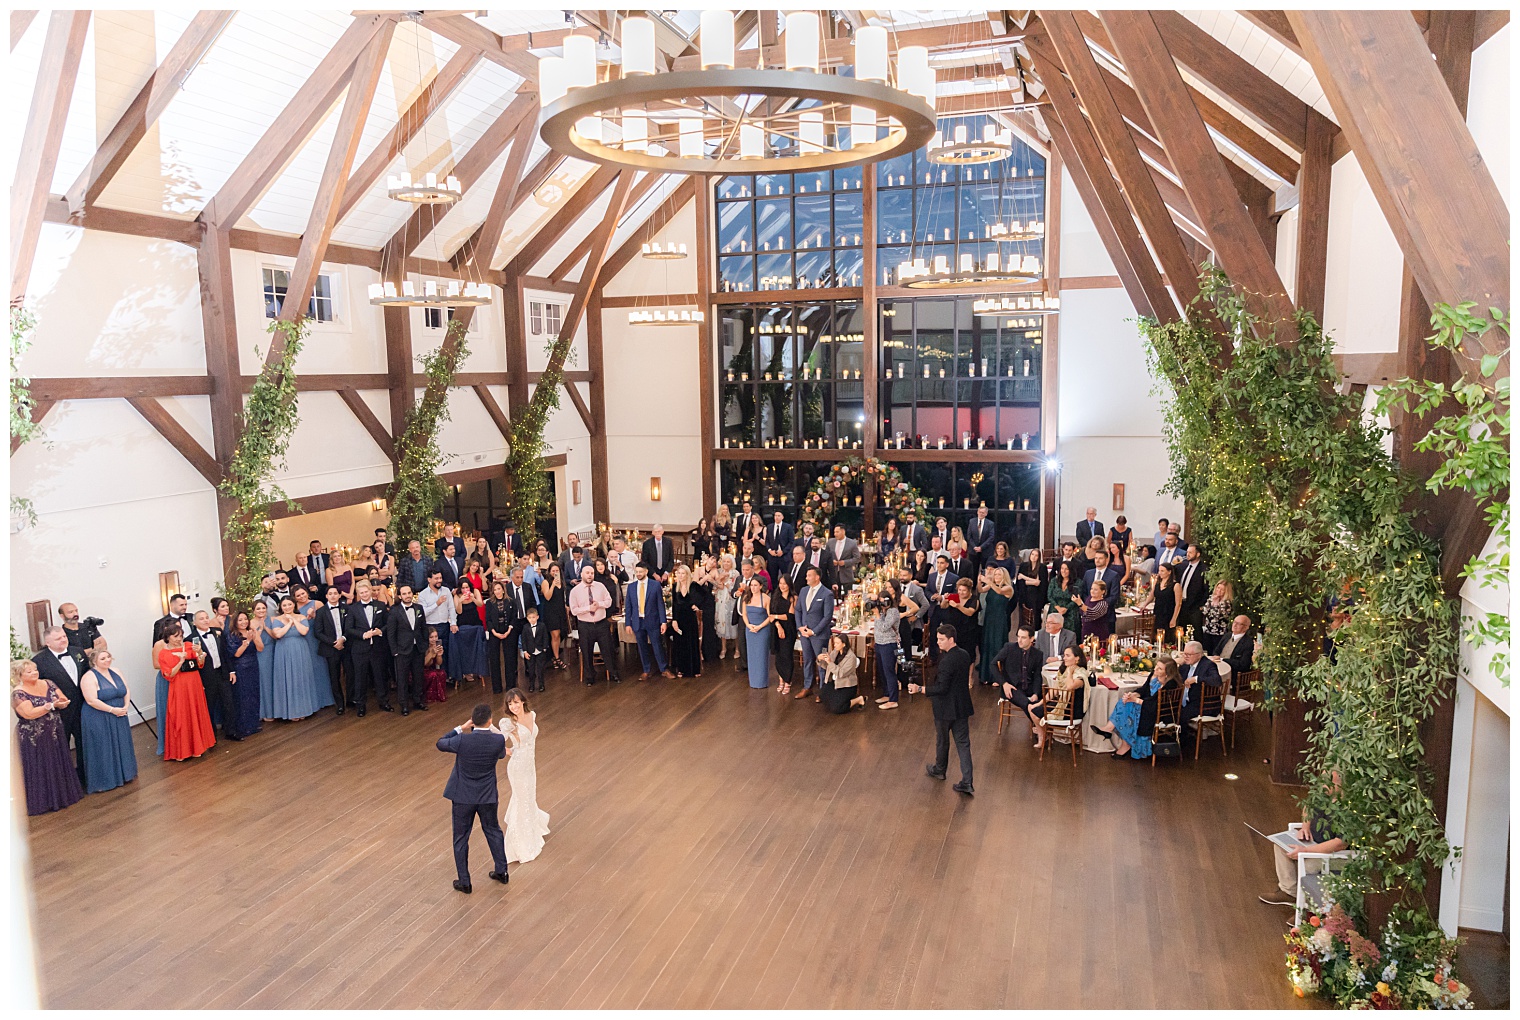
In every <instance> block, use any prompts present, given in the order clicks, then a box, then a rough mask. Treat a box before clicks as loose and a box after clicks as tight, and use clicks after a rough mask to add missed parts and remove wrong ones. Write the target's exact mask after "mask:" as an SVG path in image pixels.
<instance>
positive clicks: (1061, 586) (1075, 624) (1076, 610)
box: [1045, 562, 1082, 641]
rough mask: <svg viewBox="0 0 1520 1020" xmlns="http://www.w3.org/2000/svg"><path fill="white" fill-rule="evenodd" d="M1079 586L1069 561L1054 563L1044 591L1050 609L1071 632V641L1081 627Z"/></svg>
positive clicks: (1074, 638)
mask: <svg viewBox="0 0 1520 1020" xmlns="http://www.w3.org/2000/svg"><path fill="white" fill-rule="evenodd" d="M1080 587H1081V586H1080V585H1079V584H1078V583H1077V577H1076V575H1075V574H1074V573H1073V572H1072V566H1071V563H1069V562H1063V563H1057V564H1056V569H1055V572H1054V573H1053V574H1052V575H1051V577H1050V587H1049V588H1048V589H1046V592H1045V594H1046V595H1047V596H1048V601H1049V604H1050V611H1051V612H1052V613H1055V614H1056V615H1057V616H1058V617H1060V618H1061V626H1063V627H1065V628H1066V629H1067V630H1068V631H1069V632H1070V633H1071V636H1072V640H1073V641H1075V640H1076V636H1077V634H1078V632H1080V631H1081V629H1082V607H1081V606H1080V605H1079V604H1078V602H1077V597H1078V593H1079V591H1078V590H1079V588H1080Z"/></svg>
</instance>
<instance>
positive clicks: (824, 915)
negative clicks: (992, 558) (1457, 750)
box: [31, 661, 1302, 1009]
mask: <svg viewBox="0 0 1520 1020" xmlns="http://www.w3.org/2000/svg"><path fill="white" fill-rule="evenodd" d="M715 665H717V666H721V667H724V668H721V669H712V670H710V671H709V674H708V675H707V676H704V677H703V678H701V679H697V680H656V681H655V682H654V683H651V684H639V683H636V682H633V681H625V682H624V683H623V684H622V686H621V687H617V688H609V687H607V686H606V685H605V684H602V685H598V686H596V687H594V688H589V689H588V688H584V687H577V686H575V685H574V676H575V671H574V669H573V668H572V669H571V670H570V672H569V673H568V674H567V673H557V674H551V678H550V690H549V693H548V694H546V695H540V696H538V697H537V698H536V699H534V702H535V703H534V707H535V708H536V709H537V710H538V712H539V720H540V725H541V727H542V735H541V737H540V741H539V746H538V770H539V771H538V796H539V803H540V806H542V807H543V808H544V809H545V810H547V811H548V812H549V813H550V815H551V816H552V817H551V820H550V827H551V830H552V831H551V833H550V835H549V837H548V844H547V846H546V847H545V849H544V852H543V855H542V856H541V857H540V858H539V859H538V860H536V861H533V862H531V863H528V864H525V865H522V866H518V865H513V867H512V880H511V884H510V885H509V886H507V887H505V888H503V887H501V886H499V885H497V884H495V883H493V882H489V881H487V880H486V877H485V872H486V871H487V870H488V866H489V857H488V855H487V854H486V850H485V843H484V840H483V839H482V838H481V836H480V834H479V832H478V831H477V832H476V833H475V835H474V837H473V840H472V843H471V865H472V868H473V871H474V879H475V883H474V884H475V892H474V893H473V895H470V896H463V895H460V894H459V893H456V892H454V891H453V889H451V888H450V885H449V883H450V881H451V880H452V878H453V864H452V857H451V851H450V842H449V809H448V804H447V802H445V801H444V799H443V796H442V790H443V784H444V780H445V779H446V778H447V776H448V772H449V768H450V766H451V765H452V761H453V759H452V757H451V756H447V755H443V754H440V753H439V752H438V751H437V750H436V749H435V748H434V746H433V745H434V741H435V740H436V739H437V737H438V736H439V735H441V734H442V733H443V732H444V730H445V729H447V728H448V727H449V726H452V725H454V724H456V723H458V722H462V721H463V720H464V719H465V718H466V716H467V715H468V713H469V710H470V707H471V706H472V705H473V704H474V703H475V702H476V701H477V700H479V699H478V687H476V688H472V689H467V690H465V691H463V692H457V693H454V692H451V694H450V698H449V702H448V704H447V705H441V706H440V705H435V706H433V707H432V709H431V710H430V711H429V712H427V713H425V714H422V713H416V712H414V713H413V714H412V715H411V716H410V717H408V718H406V719H403V718H401V717H400V716H399V715H387V714H384V713H379V714H377V713H376V712H374V711H371V712H370V714H369V715H368V716H367V717H366V718H364V719H357V718H355V717H354V715H353V713H349V714H348V715H345V716H344V717H343V718H341V719H339V718H334V717H333V716H332V714H331V712H330V710H329V711H327V712H324V713H323V714H322V716H321V717H319V718H316V719H312V720H307V721H305V722H301V723H275V724H272V725H271V724H265V732H264V733H262V734H259V735H258V736H256V737H253V738H251V739H249V740H248V741H247V742H246V743H243V744H231V743H225V742H224V743H223V744H219V745H218V746H217V747H216V748H215V749H214V750H213V752H212V753H211V754H208V755H207V756H206V757H205V758H204V759H202V760H200V761H194V762H185V763H171V764H166V763H164V762H160V761H157V760H154V759H153V758H152V756H151V755H152V744H151V743H150V738H149V735H148V733H147V730H146V729H145V728H143V727H140V726H139V727H138V728H137V730H136V734H137V739H138V745H137V746H138V753H139V756H140V761H141V762H142V763H143V769H142V778H140V779H139V780H138V781H137V782H136V783H134V784H132V785H131V786H129V787H127V788H124V789H121V790H116V791H112V792H110V793H107V794H102V795H96V796H91V797H87V798H86V799H85V800H84V801H83V802H81V803H80V804H78V805H76V806H75V807H73V808H70V809H69V810H67V811H64V812H60V813H58V814H54V815H48V816H44V817H41V818H37V819H33V820H32V823H31V836H32V842H31V855H32V864H33V869H34V879H35V882H34V887H35V893H36V934H37V938H38V941H39V950H38V958H39V966H40V968H41V978H42V989H43V1002H44V1005H46V1006H50V1007H73V1008H105V1007H136V1008H157V1009H168V1008H180V1007H208V1008H218V1007H222V1008H228V1007H254V1008H341V1007H353V1008H429V1007H432V1008H446V1007H484V1008H525V1007H547V1008H558V1007H672V1008H683V1007H695V1008H746V1007H771V1008H831V1007H832V1008H852V1007H858V1008H892V1007H917V1008H940V1007H945V1008H950V1007H959V1008H994V1009H995V1008H1018V1007H1045V1008H1050V1007H1057V1008H1059V1007H1085V1008H1097V1009H1103V1008H1136V1007H1168V1006H1171V1007H1214V1008H1242V1007H1277V1008H1281V1007H1291V1006H1297V1005H1301V1004H1302V1003H1301V1001H1300V1000H1297V999H1295V998H1294V997H1293V996H1292V995H1291V994H1290V992H1289V989H1288V986H1287V983H1286V981H1285V980H1284V978H1283V964H1282V951H1283V943H1282V934H1283V931H1284V930H1285V923H1284V922H1285V921H1286V920H1287V918H1288V914H1287V912H1286V911H1284V910H1282V909H1281V908H1272V907H1266V906H1262V905H1260V904H1258V903H1257V902H1256V894H1257V893H1258V892H1259V891H1260V890H1261V889H1264V888H1266V887H1268V886H1269V885H1270V883H1271V880H1272V866H1271V862H1270V858H1269V855H1268V848H1267V845H1266V844H1265V842H1264V841H1262V840H1261V839H1260V838H1258V837H1256V836H1253V835H1251V833H1250V831H1249V830H1248V829H1246V827H1245V826H1244V825H1242V824H1241V823H1242V822H1243V821H1249V822H1251V823H1252V824H1254V825H1255V826H1257V827H1258V828H1262V829H1264V830H1265V831H1275V829H1276V828H1280V827H1281V826H1282V824H1283V823H1285V822H1287V821H1288V820H1290V819H1291V818H1292V817H1293V816H1294V809H1293V805H1292V801H1291V797H1290V793H1289V791H1288V790H1286V789H1282V788H1277V787H1273V786H1272V785H1271V784H1270V783H1269V782H1268V781H1267V779H1266V770H1265V768H1264V766H1263V765H1262V756H1263V753H1264V752H1265V749H1266V747H1267V737H1268V724H1267V720H1266V719H1265V718H1264V717H1263V718H1260V719H1257V720H1256V721H1255V724H1254V725H1253V726H1251V727H1250V732H1249V733H1244V732H1243V733H1242V735H1241V740H1240V745H1239V748H1238V749H1237V751H1236V753H1234V754H1232V755H1231V756H1230V757H1229V758H1228V759H1227V760H1225V759H1221V757H1220V748H1219V746H1218V743H1217V742H1214V741H1210V742H1206V743H1205V748H1204V757H1203V759H1202V760H1201V761H1198V762H1193V761H1192V760H1191V759H1189V760H1187V761H1186V762H1184V763H1182V764H1180V765H1179V764H1178V763H1177V762H1162V763H1161V764H1160V765H1159V766H1158V767H1157V768H1154V769H1152V768H1151V767H1150V766H1149V765H1148V764H1144V763H1116V762H1112V761H1110V760H1109V758H1108V757H1107V756H1099V755H1095V754H1091V753H1086V752H1083V753H1082V754H1081V756H1080V761H1079V764H1078V767H1076V768H1073V767H1072V765H1071V758H1070V752H1069V750H1067V749H1065V748H1058V749H1057V753H1055V754H1047V755H1046V758H1045V761H1044V762H1040V761H1038V760H1037V759H1036V756H1035V754H1034V753H1033V751H1032V750H1031V749H1030V739H1029V737H1028V729H1027V726H1025V725H1023V724H1022V723H1016V724H1015V725H1014V727H1013V729H1012V730H1011V731H1005V732H1004V734H1003V735H1002V737H1001V738H999V737H998V736H997V733H996V729H997V712H996V710H995V707H994V696H993V694H992V693H991V690H990V689H987V688H977V689H976V690H975V691H974V694H975V695H976V699H977V715H976V717H975V718H974V719H973V720H972V722H973V729H972V749H973V754H974V756H975V764H976V775H975V778H976V791H977V793H976V797H975V798H974V799H968V798H965V797H962V796H960V795H959V794H956V793H955V792H954V791H952V790H951V789H950V788H949V784H948V783H940V782H935V781H933V780H931V779H928V778H927V777H925V776H924V773H923V766H924V763H925V762H926V761H928V760H929V759H930V758H931V757H932V754H933V740H934V738H933V728H932V722H931V720H930V711H929V705H928V703H927V702H926V701H925V700H924V699H923V698H921V697H918V698H913V699H912V700H911V703H909V702H906V701H905V702H904V705H903V708H902V709H900V710H898V711H896V712H885V713H884V712H879V711H877V710H875V709H874V708H872V709H870V710H868V711H864V712H861V711H857V712H855V713H854V714H852V715H849V716H831V715H828V714H826V713H825V712H823V711H822V710H821V709H822V706H818V705H814V704H813V703H812V702H811V700H809V701H807V702H798V701H792V700H787V701H785V702H783V701H782V699H781V698H780V697H779V696H778V695H777V694H776V693H775V692H774V690H772V691H769V692H767V691H751V690H749V689H748V688H747V687H746V686H745V683H744V681H743V679H742V678H741V677H740V675H739V674H738V673H737V672H736V671H735V670H734V669H733V665H732V663H731V662H728V661H725V662H723V663H718V664H715ZM625 675H626V674H625ZM873 696H874V694H873ZM950 773H951V777H950V781H951V782H954V781H955V780H956V779H957V778H958V767H957V765H956V764H955V759H954V755H953V753H952V756H951V764H950ZM1226 773H1235V774H1238V776H1239V778H1238V780H1233V781H1232V780H1229V779H1227V778H1226V777H1225V774H1226ZM505 785H506V784H505V769H502V787H503V805H502V807H503V809H505V806H506V805H505ZM1268 827H1272V828H1268Z"/></svg>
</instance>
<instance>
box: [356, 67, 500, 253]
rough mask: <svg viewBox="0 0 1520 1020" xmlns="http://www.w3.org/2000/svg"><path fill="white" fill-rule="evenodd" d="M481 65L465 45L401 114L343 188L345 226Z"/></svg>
mask: <svg viewBox="0 0 1520 1020" xmlns="http://www.w3.org/2000/svg"><path fill="white" fill-rule="evenodd" d="M479 62H480V51H479V50H477V49H474V48H473V47H469V46H461V47H460V48H459V50H458V51H457V52H455V54H454V55H453V56H452V57H450V58H449V60H448V62H447V63H445V64H444V65H443V67H442V68H440V69H439V71H438V73H437V74H435V75H434V76H433V80H432V81H430V82H428V83H427V86H426V87H425V88H424V89H423V90H422V92H421V93H419V94H418V96H417V98H416V99H414V100H413V101H412V103H411V105H410V106H408V107H407V108H406V109H405V110H403V111H402V112H401V116H400V117H398V118H397V119H396V125H395V126H394V127H392V128H391V129H390V131H389V132H387V133H386V136H385V138H384V139H382V140H381V142H380V144H379V145H376V146H375V148H374V150H373V151H371V152H370V154H369V155H368V156H365V157H364V161H363V162H362V163H360V164H359V166H358V168H357V169H356V170H354V172H353V176H351V177H350V178H349V179H348V184H347V186H346V187H344V189H343V201H342V202H341V203H340V204H339V205H338V222H340V223H341V222H342V221H343V220H344V219H345V218H346V217H347V216H348V214H349V213H351V212H353V211H354V206H356V205H358V204H359V203H360V202H361V201H363V199H364V196H365V193H367V192H368V191H369V189H370V188H372V187H374V185H375V182H376V181H378V180H379V179H380V175H381V174H383V173H385V169H386V167H388V166H390V165H391V161H392V160H394V159H395V158H396V157H397V156H399V155H400V154H401V150H403V149H405V148H406V146H407V144H408V143H409V142H411V140H412V139H413V138H415V137H417V134H418V132H420V131H421V130H422V128H423V126H424V125H425V124H427V122H428V119H429V118H430V117H432V116H433V114H435V113H437V112H438V111H439V110H440V109H441V108H442V107H443V104H444V103H446V102H448V100H449V97H450V96H452V95H453V94H454V91H455V90H456V89H458V88H459V86H460V85H462V84H464V80H465V79H466V78H468V77H469V75H470V71H471V70H473V69H474V67H475V65H476V64H477V63H479Z"/></svg>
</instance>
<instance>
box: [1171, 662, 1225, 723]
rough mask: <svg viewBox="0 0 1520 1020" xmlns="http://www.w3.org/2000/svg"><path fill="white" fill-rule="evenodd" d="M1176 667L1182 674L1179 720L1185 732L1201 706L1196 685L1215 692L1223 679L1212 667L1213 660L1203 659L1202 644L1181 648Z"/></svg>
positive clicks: (1217, 669) (1200, 697) (1201, 695)
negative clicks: (1180, 713) (1180, 658)
mask: <svg viewBox="0 0 1520 1020" xmlns="http://www.w3.org/2000/svg"><path fill="white" fill-rule="evenodd" d="M1178 667H1179V670H1180V671H1181V673H1182V715H1181V716H1180V717H1179V718H1180V720H1181V722H1182V728H1183V729H1184V730H1186V729H1187V728H1188V727H1189V726H1191V725H1192V723H1193V720H1194V719H1196V718H1198V713H1199V709H1200V708H1201V706H1202V704H1203V690H1202V689H1201V688H1199V687H1198V685H1199V684H1203V685H1205V686H1207V687H1211V688H1213V689H1214V690H1215V691H1217V690H1218V689H1219V685H1220V684H1221V683H1223V682H1224V678H1223V677H1221V676H1220V675H1219V667H1218V666H1216V665H1214V660H1212V659H1208V658H1205V657H1204V654H1203V644H1202V642H1199V641H1189V642H1188V643H1187V644H1185V645H1183V646H1182V661H1181V662H1180V663H1178ZM1210 693H1213V692H1212V691H1211V692H1210Z"/></svg>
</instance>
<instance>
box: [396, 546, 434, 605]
mask: <svg viewBox="0 0 1520 1020" xmlns="http://www.w3.org/2000/svg"><path fill="white" fill-rule="evenodd" d="M429 566H431V564H430V563H429V562H428V559H427V557H426V556H424V555H422V543H421V542H419V541H417V540H416V539H415V538H414V539H412V540H411V541H410V542H408V543H407V544H406V555H405V556H402V557H401V558H400V559H399V560H397V561H396V583H397V584H407V585H411V588H412V591H413V592H419V591H421V590H422V589H423V588H426V587H427V579H428V567H429Z"/></svg>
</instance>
